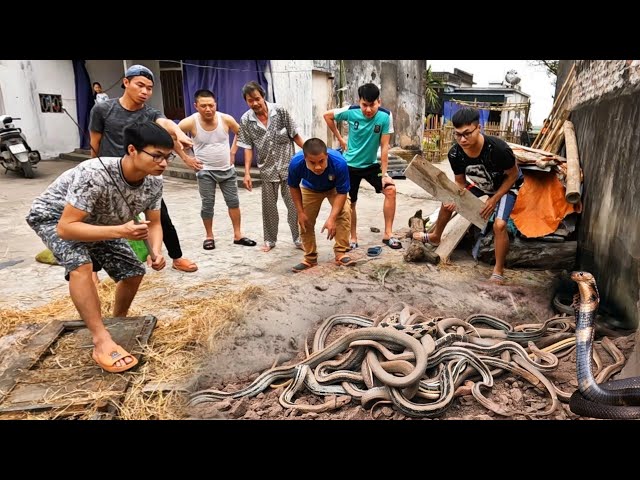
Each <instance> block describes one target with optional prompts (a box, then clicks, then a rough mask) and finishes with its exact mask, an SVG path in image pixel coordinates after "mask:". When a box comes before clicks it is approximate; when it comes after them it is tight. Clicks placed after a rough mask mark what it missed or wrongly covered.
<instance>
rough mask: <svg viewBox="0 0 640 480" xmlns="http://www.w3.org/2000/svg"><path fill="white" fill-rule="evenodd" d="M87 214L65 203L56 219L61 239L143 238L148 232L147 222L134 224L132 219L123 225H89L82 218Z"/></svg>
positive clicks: (78, 240) (90, 240) (96, 240)
mask: <svg viewBox="0 0 640 480" xmlns="http://www.w3.org/2000/svg"><path fill="white" fill-rule="evenodd" d="M87 215H89V214H88V213H87V212H85V211H83V210H80V209H78V208H76V207H74V206H72V205H71V204H69V203H67V205H65V207H64V210H63V211H62V216H61V217H60V220H59V221H58V226H57V229H56V232H57V233H58V236H59V237H60V238H61V239H63V240H75V241H77V242H100V241H103V240H114V239H117V238H126V239H128V240H144V239H145V238H147V234H148V230H149V228H148V225H147V223H148V222H142V223H140V224H139V225H136V224H135V223H134V222H133V220H131V221H130V222H127V223H125V224H123V225H91V224H89V223H85V222H84V219H85V218H87Z"/></svg>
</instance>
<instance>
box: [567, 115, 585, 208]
mask: <svg viewBox="0 0 640 480" xmlns="http://www.w3.org/2000/svg"><path fill="white" fill-rule="evenodd" d="M564 142H565V147H566V150H567V187H566V193H565V196H564V198H566V199H567V202H569V203H573V204H575V203H578V202H579V201H580V183H581V182H580V159H579V157H578V141H577V140H576V131H575V129H574V128H573V123H571V121H570V120H567V121H566V122H564Z"/></svg>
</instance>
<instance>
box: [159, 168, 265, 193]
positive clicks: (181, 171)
mask: <svg viewBox="0 0 640 480" xmlns="http://www.w3.org/2000/svg"><path fill="white" fill-rule="evenodd" d="M164 174H165V175H167V176H169V177H175V178H182V179H184V180H193V181H196V172H194V171H193V170H191V169H190V168H187V167H186V166H184V165H182V166H181V165H179V164H174V163H173V162H172V163H171V165H169V167H167V169H166V170H165V171H164ZM236 175H237V176H238V187H239V188H244V184H243V177H244V167H240V168H238V167H236ZM251 182H252V184H253V186H254V187H259V186H260V185H262V180H261V179H260V173H259V171H258V169H257V168H255V167H254V168H252V169H251Z"/></svg>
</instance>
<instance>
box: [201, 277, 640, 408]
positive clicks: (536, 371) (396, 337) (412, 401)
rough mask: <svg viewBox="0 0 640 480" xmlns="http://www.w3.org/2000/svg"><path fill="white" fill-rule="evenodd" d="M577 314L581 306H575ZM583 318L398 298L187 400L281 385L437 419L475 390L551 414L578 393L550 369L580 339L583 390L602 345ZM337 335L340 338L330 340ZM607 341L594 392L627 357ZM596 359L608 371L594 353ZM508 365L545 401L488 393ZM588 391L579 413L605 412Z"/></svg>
mask: <svg viewBox="0 0 640 480" xmlns="http://www.w3.org/2000/svg"><path fill="white" fill-rule="evenodd" d="M577 273H578V272H575V273H574V275H577ZM579 273H581V274H585V273H584V272H579ZM586 275H589V274H586ZM577 278H578V277H577V276H576V279H577ZM580 278H581V279H582V278H583V277H580ZM591 278H592V277H591ZM576 281H578V280H576ZM578 284H579V286H580V292H581V295H582V290H585V292H586V289H584V288H582V285H583V284H584V282H583V283H580V282H579V281H578ZM593 285H595V282H593ZM581 301H582V300H581ZM585 305H586V303H584V302H582V303H581V308H583V309H586V307H585ZM592 307H593V305H592V304H590V308H592ZM576 312H582V310H579V309H578V308H577V309H576ZM586 316H587V315H586V314H585V315H583V314H582V313H579V314H578V313H577V314H576V317H575V318H578V319H579V323H578V326H579V328H578V329H576V330H575V332H574V329H575V323H574V317H573V316H566V315H560V316H554V317H552V318H549V319H548V320H546V321H545V322H543V323H536V324H523V325H518V326H515V327H514V326H512V325H511V324H510V323H509V322H506V321H504V320H502V319H500V318H497V317H494V316H490V315H484V314H474V315H471V316H469V317H467V318H466V319H464V320H463V319H460V318H453V317H450V318H442V317H438V318H428V317H426V316H424V315H423V313H422V312H421V311H419V310H418V309H416V308H414V307H412V306H410V305H406V304H404V303H400V304H397V305H394V306H393V307H392V308H390V309H389V310H388V311H387V312H385V313H384V314H382V315H379V316H376V317H374V318H369V317H367V316H361V315H352V314H338V315H333V316H331V317H329V318H327V319H326V320H324V321H323V322H322V323H321V324H320V326H319V328H318V329H317V330H316V332H315V335H314V338H313V344H312V348H311V351H309V350H308V347H307V346H306V345H305V347H306V348H305V350H306V358H305V359H304V360H302V361H300V362H298V363H296V364H294V365H287V366H278V367H273V368H271V369H269V370H267V371H265V372H263V373H262V374H261V375H259V376H258V378H256V379H255V380H254V381H253V382H252V383H251V384H250V385H248V386H247V387H245V388H242V389H240V390H237V391H233V392H225V391H220V390H215V389H205V390H201V391H198V392H195V393H192V394H191V395H190V399H189V404H190V405H192V406H193V405H198V404H201V403H204V402H218V401H221V400H224V399H238V398H241V397H253V396H256V395H258V394H259V393H261V392H263V391H265V390H266V389H268V388H269V387H270V386H275V385H278V386H284V387H285V388H284V389H283V390H282V393H281V394H280V397H279V402H280V404H281V405H282V406H283V407H284V408H291V409H297V410H298V411H301V412H316V413H319V412H326V411H331V410H336V409H339V408H341V407H343V406H344V405H347V404H350V403H352V402H359V403H360V404H361V405H362V406H363V407H364V408H365V409H368V410H373V409H374V408H375V407H376V406H377V405H380V404H391V405H393V407H394V408H395V409H396V410H397V411H399V412H401V413H403V414H404V415H406V416H410V417H436V416H440V415H442V414H443V412H445V410H447V409H448V408H449V407H450V406H451V405H452V403H453V402H454V399H455V398H456V397H458V396H461V395H469V394H471V395H473V397H474V398H475V399H476V400H477V401H478V402H479V403H480V404H481V405H483V406H484V407H485V408H487V409H488V410H490V411H492V412H494V413H495V414H497V415H500V416H504V417H510V416H514V415H524V416H525V417H527V418H530V417H544V416H548V415H551V414H552V413H554V412H555V411H556V410H557V409H558V408H559V407H560V402H561V401H563V402H567V401H569V400H570V398H571V401H572V402H574V403H575V399H576V398H577V397H576V394H575V393H574V394H573V396H572V395H571V393H566V392H563V391H561V390H560V389H559V388H558V387H557V386H555V385H554V384H553V383H552V382H551V381H550V380H549V379H548V378H547V377H546V376H545V373H548V372H552V371H553V370H555V369H556V368H557V366H558V362H559V358H561V357H563V356H565V355H568V354H569V353H571V352H572V351H573V350H574V349H576V343H577V345H578V349H577V365H578V382H579V388H580V390H578V392H580V391H581V390H582V388H581V387H582V385H583V383H584V384H585V385H586V384H587V383H586V382H583V381H581V377H580V375H581V370H580V368H581V366H582V364H581V363H580V361H581V359H580V356H581V355H582V356H585V357H584V358H588V359H590V358H591V355H592V354H593V353H595V352H592V340H593V329H591V331H590V335H591V337H589V338H590V339H589V341H588V342H583V341H581V338H583V337H584V334H583V333H582V331H581V330H580V328H583V325H582V323H580V322H581V321H582V322H583V323H585V322H586V321H587V320H588V319H587V318H586ZM591 320H592V318H591ZM345 332H346V333H345ZM330 336H331V337H337V339H336V340H334V341H332V342H331V343H329V344H328V345H327V344H326V343H327V339H328V338H329V337H330ZM606 340H608V339H606ZM587 343H588V344H587ZM603 347H604V348H605V349H607V351H608V352H609V353H610V354H611V356H612V357H613V358H615V359H616V363H615V364H614V365H612V366H610V367H607V368H605V369H602V371H600V372H599V373H596V375H598V378H597V379H594V378H593V372H592V371H591V361H586V364H587V365H588V367H585V368H583V369H582V370H583V372H582V374H583V376H584V375H590V377H591V379H592V380H593V382H592V384H589V387H590V388H591V390H590V391H595V390H597V389H594V385H596V386H597V381H599V382H602V381H606V380H607V379H608V378H609V377H611V376H612V375H613V374H614V373H617V372H618V371H619V370H620V369H621V368H622V365H623V364H624V356H623V355H622V353H621V352H620V351H619V350H618V349H617V348H616V347H615V346H614V345H613V342H611V341H608V342H603ZM586 355H588V357H586ZM620 358H621V361H620ZM583 360H584V359H583ZM595 360H596V365H598V370H601V362H600V361H599V358H598V357H597V355H596V356H595ZM582 363H583V364H584V361H583V362H582ZM506 372H509V376H512V377H515V376H517V377H521V378H522V379H524V380H525V381H526V382H528V383H530V384H531V385H533V386H534V387H536V389H538V390H540V391H541V392H543V393H544V394H545V395H546V396H547V397H548V401H547V402H546V407H545V408H544V409H540V410H535V411H530V410H531V409H529V411H523V410H519V409H517V408H507V406H506V405H504V404H502V403H498V402H496V401H494V400H492V399H490V398H489V396H488V392H490V389H491V388H492V387H493V386H494V383H495V379H496V378H498V377H499V376H500V375H503V374H505V373H506ZM609 383H612V382H609ZM625 386H626V384H625ZM610 388H614V387H610ZM605 392H606V393H605V395H608V396H610V397H615V398H618V397H624V398H627V396H628V395H627V394H626V393H623V392H626V391H625V390H616V391H615V392H611V391H606V390H605ZM302 394H306V395H308V394H312V395H316V396H318V397H320V399H319V400H318V401H317V402H316V403H314V404H304V403H300V402H298V403H294V397H295V396H296V395H302ZM578 395H580V393H578ZM636 396H637V394H636ZM585 398H586V400H584V399H582V398H580V400H584V402H582V403H580V405H581V407H582V408H583V409H586V410H583V413H582V414H585V415H589V416H595V415H594V414H596V415H597V414H598V413H599V411H598V410H597V408H595V407H594V405H598V404H597V403H595V402H597V401H598V400H595V401H594V400H593V396H586V397H585ZM583 403H586V404H587V405H586V407H585V406H583ZM618 403H620V402H618ZM625 408H628V407H625ZM572 410H573V407H572ZM574 413H575V412H574ZM623 414H624V415H628V414H629V413H628V412H626V411H625V412H623V413H621V414H620V415H623ZM598 418H601V417H598ZM616 418H624V417H620V416H619V417H616Z"/></svg>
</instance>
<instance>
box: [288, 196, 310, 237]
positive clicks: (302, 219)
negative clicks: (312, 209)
mask: <svg viewBox="0 0 640 480" xmlns="http://www.w3.org/2000/svg"><path fill="white" fill-rule="evenodd" d="M289 191H290V192H291V198H292V200H293V204H294V205H295V206H296V212H297V213H298V225H299V226H300V233H306V232H307V222H308V220H309V219H308V218H307V214H306V213H304V207H303V206H302V191H301V190H300V187H292V186H291V185H289Z"/></svg>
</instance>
